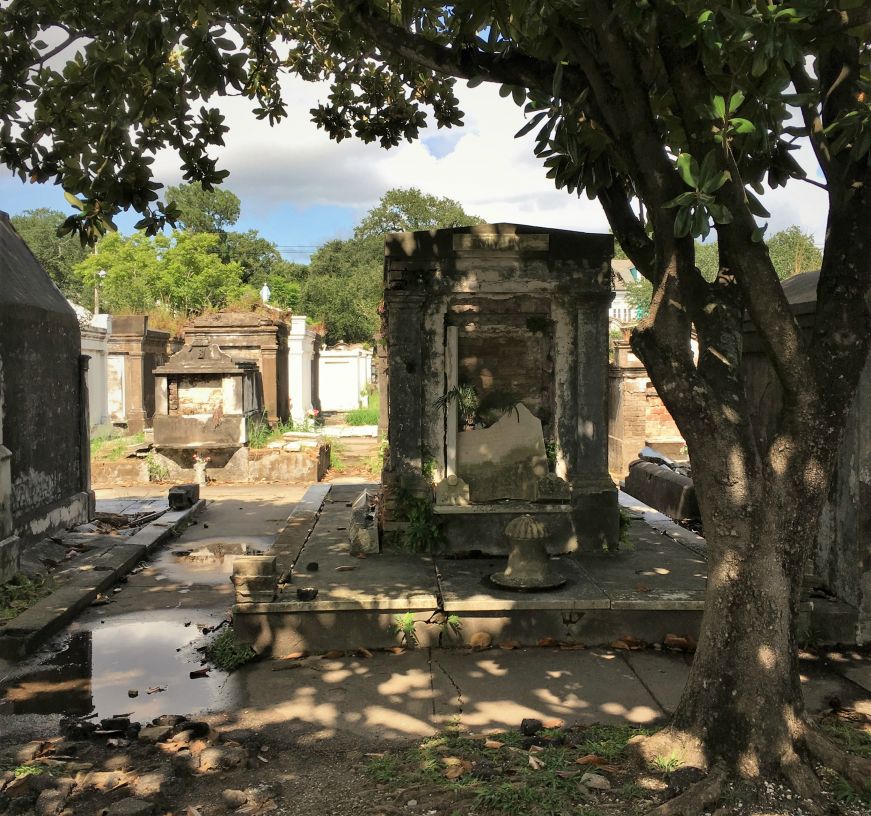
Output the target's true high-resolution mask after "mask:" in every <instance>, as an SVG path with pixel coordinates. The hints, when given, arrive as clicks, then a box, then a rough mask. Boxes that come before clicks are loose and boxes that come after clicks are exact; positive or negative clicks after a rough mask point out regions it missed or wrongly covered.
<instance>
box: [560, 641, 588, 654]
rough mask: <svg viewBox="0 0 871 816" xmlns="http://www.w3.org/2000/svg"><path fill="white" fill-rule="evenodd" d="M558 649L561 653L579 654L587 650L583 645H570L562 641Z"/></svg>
mask: <svg viewBox="0 0 871 816" xmlns="http://www.w3.org/2000/svg"><path fill="white" fill-rule="evenodd" d="M559 647H560V650H561V651H563V652H580V651H582V650H584V649H586V648H587V646H586V644H584V643H570V642H568V641H562V642H561V643H560V645H559Z"/></svg>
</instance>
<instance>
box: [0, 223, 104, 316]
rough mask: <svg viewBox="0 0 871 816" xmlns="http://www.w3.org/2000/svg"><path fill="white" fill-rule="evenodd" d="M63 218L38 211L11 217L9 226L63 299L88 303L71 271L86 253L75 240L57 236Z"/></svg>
mask: <svg viewBox="0 0 871 816" xmlns="http://www.w3.org/2000/svg"><path fill="white" fill-rule="evenodd" d="M64 218H65V216H64V214H63V213H62V212H59V211H58V210H50V209H45V208H39V209H36V210H25V211H24V212H22V213H21V214H20V215H14V216H12V225H13V226H14V227H15V229H16V230H17V231H18V234H19V235H20V236H21V237H22V238H23V239H24V241H25V243H26V244H27V245H28V246H29V247H30V251H31V252H32V253H33V254H34V255H35V256H36V259H37V260H38V261H39V263H40V265H41V266H42V268H43V269H44V270H45V271H46V272H48V274H49V276H50V277H51V279H52V280H53V281H54V282H55V284H57V287H58V289H60V290H61V292H63V294H64V296H65V297H68V298H69V299H70V300H72V301H75V302H76V303H85V302H87V303H90V294H89V293H86V292H85V291H84V290H83V284H82V281H81V280H80V278H79V277H78V275H76V274H75V272H74V271H73V270H74V267H75V265H76V264H77V263H79V262H80V261H82V260H83V259H84V258H85V257H87V255H88V250H87V249H86V248H84V247H83V246H81V244H80V243H79V242H78V241H70V240H69V239H67V238H59V237H58V235H57V227H58V224H60V223H61V222H62V221H63V220H64Z"/></svg>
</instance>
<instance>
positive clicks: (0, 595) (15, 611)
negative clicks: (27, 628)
mask: <svg viewBox="0 0 871 816" xmlns="http://www.w3.org/2000/svg"><path fill="white" fill-rule="evenodd" d="M53 589H54V581H52V580H51V579H50V578H33V579H31V578H28V577H27V576H26V575H21V574H20V573H19V574H18V575H13V576H12V577H11V578H10V579H9V580H8V581H7V582H6V583H5V584H2V585H0V622H4V621H10V620H12V619H13V618H15V617H17V616H18V615H20V614H21V613H22V612H24V610H25V609H30V607H31V606H33V605H34V604H35V603H36V602H37V601H39V600H41V599H42V598H45V597H46V596H47V595H50V594H51V592H52V590H53Z"/></svg>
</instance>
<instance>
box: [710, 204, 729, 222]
mask: <svg viewBox="0 0 871 816" xmlns="http://www.w3.org/2000/svg"><path fill="white" fill-rule="evenodd" d="M708 212H709V213H710V214H711V217H712V218H713V219H714V221H716V222H717V223H718V224H731V223H732V212H731V210H729V208H728V207H727V206H726V205H725V204H717V203H715V202H711V203H710V204H708Z"/></svg>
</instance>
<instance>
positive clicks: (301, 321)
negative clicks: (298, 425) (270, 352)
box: [287, 315, 311, 422]
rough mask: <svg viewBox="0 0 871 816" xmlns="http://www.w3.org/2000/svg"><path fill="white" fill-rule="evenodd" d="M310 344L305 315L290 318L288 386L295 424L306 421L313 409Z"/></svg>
mask: <svg viewBox="0 0 871 816" xmlns="http://www.w3.org/2000/svg"><path fill="white" fill-rule="evenodd" d="M310 344H311V336H310V332H309V331H308V329H307V328H306V325H305V315H294V316H293V317H291V318H290V332H289V334H288V336H287V386H288V393H289V394H290V416H291V419H293V421H294V422H303V421H305V413H306V411H307V410H308V409H309V408H311V354H310V353H308V354H307V353H306V352H307V349H306V346H307V345H310ZM306 366H308V371H306Z"/></svg>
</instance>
